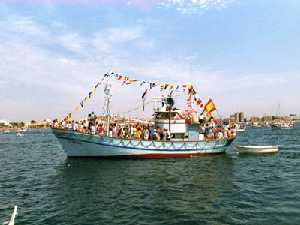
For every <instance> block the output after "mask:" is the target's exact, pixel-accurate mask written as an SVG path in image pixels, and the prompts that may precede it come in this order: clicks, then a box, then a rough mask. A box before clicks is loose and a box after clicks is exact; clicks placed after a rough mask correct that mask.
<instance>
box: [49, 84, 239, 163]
mask: <svg viewBox="0 0 300 225" xmlns="http://www.w3.org/2000/svg"><path fill="white" fill-rule="evenodd" d="M188 93H189V94H188V95H189V96H188V98H187V99H188V102H187V105H188V107H187V110H185V111H181V110H179V109H178V108H176V107H175V100H174V97H173V96H172V95H171V94H168V95H167V96H160V97H157V98H154V100H153V103H154V107H153V110H154V114H153V118H152V120H151V122H150V123H148V125H147V126H150V128H149V131H150V130H151V134H158V133H159V131H164V132H165V135H163V136H164V138H161V139H160V138H159V135H158V139H156V138H149V139H142V138H132V137H130V138H128V137H127V136H126V137H119V136H114V135H113V134H112V131H111V129H110V128H111V124H112V123H113V117H112V116H111V113H110V102H111V96H112V95H111V85H110V84H109V82H108V81H107V82H106V84H105V86H104V95H105V98H104V108H105V114H104V115H103V116H102V117H101V118H103V117H104V118H106V120H105V121H104V122H103V121H102V123H104V126H105V132H104V133H103V134H102V135H99V134H96V133H95V132H85V133H83V132H78V131H77V130H74V129H71V128H70V127H72V126H66V127H63V128H62V127H57V126H55V125H54V126H53V127H52V132H53V134H54V135H55V136H56V138H57V139H58V141H59V142H60V143H61V146H62V148H63V149H64V151H65V153H66V155H67V157H69V158H72V157H99V158H188V157H197V156H204V155H215V154H223V153H225V151H226V149H227V146H229V145H230V144H231V143H232V141H233V140H234V139H235V136H230V137H229V136H226V137H225V136H222V137H220V138H203V137H204V135H203V133H201V132H202V131H203V129H202V128H203V127H202V125H201V121H202V120H204V119H203V115H206V113H202V114H201V117H200V116H199V115H198V113H197V112H196V111H194V110H193V109H192V108H191V101H192V100H191V99H192V94H191V93H193V92H192V91H190V90H189V92H188ZM209 102H210V103H209V104H210V106H213V107H210V109H211V111H210V112H209V114H208V113H207V114H208V115H209V118H210V119H211V118H212V117H211V112H212V111H213V110H214V105H213V104H212V100H211V99H210V100H209ZM200 118H201V119H200ZM202 122H203V121H202ZM149 124H150V125H149ZM101 126H102V125H101ZM101 128H102V127H101ZM122 129H123V128H122ZM103 130H104V129H103Z"/></svg>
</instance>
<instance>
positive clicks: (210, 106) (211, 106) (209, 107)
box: [204, 98, 216, 113]
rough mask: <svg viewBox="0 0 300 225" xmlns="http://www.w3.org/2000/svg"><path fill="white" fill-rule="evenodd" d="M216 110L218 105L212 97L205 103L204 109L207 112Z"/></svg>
mask: <svg viewBox="0 0 300 225" xmlns="http://www.w3.org/2000/svg"><path fill="white" fill-rule="evenodd" d="M215 110H216V106H215V103H214V102H213V100H212V99H211V98H210V99H209V100H208V102H207V103H206V104H205V106H204V111H205V112H207V113H211V112H213V111H215Z"/></svg>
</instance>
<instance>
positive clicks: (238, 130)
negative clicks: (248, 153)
mask: <svg viewBox="0 0 300 225" xmlns="http://www.w3.org/2000/svg"><path fill="white" fill-rule="evenodd" d="M245 131H246V128H237V129H236V132H245Z"/></svg>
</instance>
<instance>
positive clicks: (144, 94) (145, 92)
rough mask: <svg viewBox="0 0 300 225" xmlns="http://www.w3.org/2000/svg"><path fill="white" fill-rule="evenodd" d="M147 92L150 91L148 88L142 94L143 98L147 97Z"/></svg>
mask: <svg viewBox="0 0 300 225" xmlns="http://www.w3.org/2000/svg"><path fill="white" fill-rule="evenodd" d="M147 92H148V89H146V90H145V91H144V93H143V95H142V98H145V97H146V95H147Z"/></svg>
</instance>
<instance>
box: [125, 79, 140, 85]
mask: <svg viewBox="0 0 300 225" xmlns="http://www.w3.org/2000/svg"><path fill="white" fill-rule="evenodd" d="M137 81H138V80H128V81H127V82H126V84H127V85H128V84H133V83H135V82H137Z"/></svg>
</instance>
